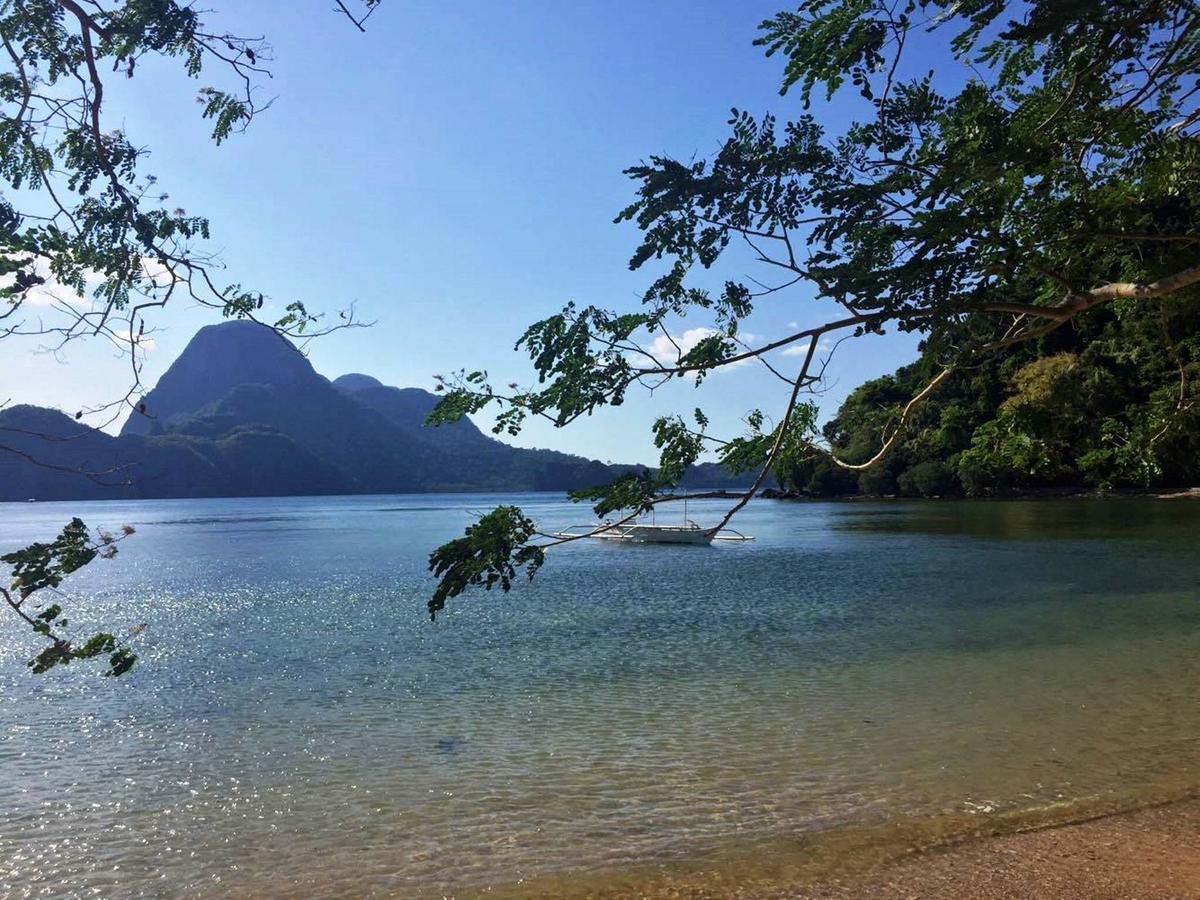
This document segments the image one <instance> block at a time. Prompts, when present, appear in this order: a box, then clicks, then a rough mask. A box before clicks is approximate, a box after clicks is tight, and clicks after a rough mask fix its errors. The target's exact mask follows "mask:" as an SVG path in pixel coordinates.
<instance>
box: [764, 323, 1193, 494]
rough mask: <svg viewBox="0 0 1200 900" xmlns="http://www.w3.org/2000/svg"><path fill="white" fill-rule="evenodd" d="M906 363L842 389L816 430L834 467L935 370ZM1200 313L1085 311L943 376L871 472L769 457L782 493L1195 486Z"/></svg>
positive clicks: (861, 452) (873, 447)
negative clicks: (1068, 323)
mask: <svg viewBox="0 0 1200 900" xmlns="http://www.w3.org/2000/svg"><path fill="white" fill-rule="evenodd" d="M936 368H937V360H936V358H934V357H933V356H932V355H931V354H930V353H928V352H926V353H924V354H922V357H921V359H920V360H918V361H917V362H916V363H914V364H912V365H910V366H906V367H904V368H902V369H900V370H899V371H898V372H896V373H895V374H894V375H889V376H887V377H885V378H879V379H876V380H874V381H871V382H868V383H867V384H864V385H862V386H861V387H859V388H858V389H857V390H856V391H854V392H853V393H852V394H851V395H850V396H849V398H847V400H846V402H845V404H843V406H842V408H841V409H840V410H839V411H838V414H837V415H836V416H835V417H834V418H833V419H832V421H830V422H829V423H828V424H826V425H825V427H824V429H823V437H824V439H825V443H826V446H828V447H832V448H833V450H834V452H835V453H836V455H837V456H838V457H840V458H841V459H844V460H848V461H852V462H861V461H862V460H864V459H868V458H870V457H871V456H872V455H874V454H875V453H876V451H877V450H878V447H879V443H880V440H881V435H885V434H887V433H889V432H890V431H891V430H892V428H893V427H894V424H895V421H896V419H897V418H898V417H899V415H900V410H901V408H902V406H903V404H905V403H907V402H908V400H909V398H911V397H912V396H913V394H914V393H916V392H917V391H918V390H920V389H921V387H922V386H924V385H925V384H926V383H927V382H928V381H929V379H930V378H931V377H932V374H933V373H934V372H935V371H936ZM1198 380H1200V304H1197V303H1196V301H1194V300H1189V301H1179V302H1177V303H1174V304H1171V305H1170V306H1157V307H1150V308H1147V307H1144V306H1141V305H1138V304H1127V305H1125V306H1113V307H1107V308H1104V309H1100V310H1095V311H1093V312H1091V313H1088V314H1087V315H1085V316H1080V317H1078V318H1077V319H1076V320H1075V323H1074V328H1072V329H1069V330H1068V329H1059V330H1056V331H1054V332H1053V333H1052V334H1048V335H1047V336H1046V337H1044V338H1042V339H1041V340H1040V341H1038V342H1036V343H1027V344H1021V345H1017V346H1013V347H1010V348H1007V349H1006V350H1005V351H1003V352H1001V353H1000V354H998V356H997V358H995V359H990V360H988V361H987V362H986V364H984V365H981V366H978V367H976V368H973V369H963V370H961V371H958V372H956V373H955V374H954V375H952V376H951V377H950V378H949V379H948V380H947V381H946V383H945V384H943V385H942V386H941V388H940V390H939V391H938V392H937V393H936V394H934V395H932V396H931V397H930V398H929V399H928V400H926V401H925V402H924V403H923V404H921V406H919V407H918V408H917V409H916V410H915V411H914V412H913V414H912V418H911V421H910V423H909V425H908V428H907V429H906V431H905V433H904V435H903V436H902V437H901V439H900V440H899V441H898V442H897V443H896V445H895V447H894V448H893V449H892V452H891V453H890V454H888V455H887V457H886V458H884V459H883V460H882V461H881V462H880V463H879V464H878V465H877V466H875V467H873V468H871V469H868V470H866V471H864V472H854V471H851V470H847V469H844V468H842V467H839V466H838V465H837V464H836V462H834V460H833V459H832V458H831V457H830V455H829V453H826V452H822V451H820V450H816V449H813V450H812V451H810V452H807V453H797V454H793V455H792V456H790V457H787V458H784V459H781V460H779V461H777V462H776V464H775V474H776V475H777V477H778V479H779V482H780V484H781V486H783V487H784V488H786V489H788V490H791V491H796V492H800V493H803V494H811V495H813V496H818V497H827V496H837V495H845V494H855V493H863V494H899V495H902V496H913V497H942V496H963V495H965V496H970V497H986V496H997V495H1003V494H1006V493H1010V492H1013V491H1021V490H1029V489H1037V488H1066V487H1070V488H1075V487H1085V486H1086V487H1092V488H1099V489H1110V488H1120V487H1135V488H1146V487H1156V486H1157V487H1170V486H1186V485H1193V484H1196V483H1198V482H1200V402H1198V401H1200V387H1198V385H1197V382H1198Z"/></svg>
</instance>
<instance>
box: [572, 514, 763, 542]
mask: <svg viewBox="0 0 1200 900" xmlns="http://www.w3.org/2000/svg"><path fill="white" fill-rule="evenodd" d="M552 536H553V537H556V538H582V537H588V538H595V539H596V540H603V541H627V542H630V543H635V544H701V545H704V544H711V543H712V542H713V541H752V540H754V538H753V537H751V536H750V535H747V534H742V533H741V532H740V531H735V530H734V529H732V528H718V527H712V528H702V527H700V526H699V525H697V524H696V523H695V522H693V521H692V520H691V519H686V520H684V523H683V524H682V525H654V524H648V525H647V524H644V523H641V522H629V523H627V524H625V525H613V524H610V523H608V522H597V523H595V524H592V525H572V526H570V527H569V528H565V529H563V530H562V531H555V532H552Z"/></svg>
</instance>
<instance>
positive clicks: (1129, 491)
mask: <svg viewBox="0 0 1200 900" xmlns="http://www.w3.org/2000/svg"><path fill="white" fill-rule="evenodd" d="M730 496H731V497H732V496H738V497H740V496H741V495H740V494H731V495H730ZM756 499H759V500H784V501H788V502H792V503H805V502H807V503H878V502H884V501H892V500H895V501H902V502H905V503H913V502H918V503H928V502H933V503H946V502H950V503H954V502H965V503H990V502H997V501H999V502H1001V503H1006V502H1012V501H1016V500H1200V487H1184V488H1118V489H1115V490H1111V491H1101V490H1098V489H1096V488H1087V487H1078V488H1030V489H1027V490H1019V491H1010V492H1008V493H1004V494H996V495H994V496H989V497H960V496H950V497H901V496H899V495H898V494H835V495H832V496H829V497H818V496H814V495H812V494H806V493H803V492H800V491H782V490H779V489H777V488H766V489H765V490H763V491H760V492H759V494H758V496H757V498H756Z"/></svg>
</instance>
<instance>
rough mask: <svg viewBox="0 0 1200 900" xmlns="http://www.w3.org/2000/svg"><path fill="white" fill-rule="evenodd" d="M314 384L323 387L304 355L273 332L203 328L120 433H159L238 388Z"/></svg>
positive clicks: (235, 325) (243, 325)
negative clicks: (253, 385) (314, 382)
mask: <svg viewBox="0 0 1200 900" xmlns="http://www.w3.org/2000/svg"><path fill="white" fill-rule="evenodd" d="M313 379H320V380H321V381H322V382H324V379H323V378H321V376H320V375H318V374H317V373H316V372H315V371H313V367H312V365H311V364H310V363H309V361H308V360H307V359H306V358H305V357H304V354H302V353H301V352H300V351H299V350H297V349H296V347H295V346H294V345H293V344H292V343H291V341H289V340H287V338H285V337H283V336H281V335H280V334H279V333H278V332H276V331H274V330H273V329H272V328H270V327H268V326H266V325H260V324H258V323H257V322H250V321H247V320H244V319H242V320H233V321H229V322H222V323H221V324H219V325H206V326H205V327H203V328H201V329H200V330H199V331H197V332H196V334H195V336H194V337H193V338H192V339H191V340H190V341H189V342H188V345H187V347H185V348H184V351H183V353H181V354H180V355H179V358H178V359H176V360H175V362H173V363H172V364H171V367H170V368H169V369H167V371H166V372H165V373H164V374H163V376H162V378H160V379H159V382H158V384H157V385H156V386H155V388H154V390H152V391H150V393H148V394H147V395H146V396H145V397H144V398H143V402H144V403H145V404H146V414H145V415H141V414H139V413H136V412H135V413H133V414H132V415H131V416H130V417H129V419H128V420H127V421H126V422H125V427H124V428H122V429H121V434H154V433H157V432H159V431H162V430H163V429H165V428H166V427H167V426H168V425H169V423H170V422H171V421H172V420H173V419H178V418H181V417H184V416H189V415H192V414H194V413H196V412H197V411H198V410H200V409H203V408H204V407H205V406H208V405H209V404H212V403H216V402H217V401H219V400H220V399H221V398H222V397H224V396H225V395H226V394H228V393H229V391H231V390H232V389H233V388H235V387H238V386H240V385H244V384H263V385H303V384H304V383H306V382H311V381H312V380H313Z"/></svg>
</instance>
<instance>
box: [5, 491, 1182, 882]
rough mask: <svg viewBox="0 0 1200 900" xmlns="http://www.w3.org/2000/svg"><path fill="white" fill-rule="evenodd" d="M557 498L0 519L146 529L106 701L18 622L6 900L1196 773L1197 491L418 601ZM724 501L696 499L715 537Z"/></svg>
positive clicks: (578, 875)
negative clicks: (515, 513) (127, 661)
mask: <svg viewBox="0 0 1200 900" xmlns="http://www.w3.org/2000/svg"><path fill="white" fill-rule="evenodd" d="M500 499H503V500H505V502H516V503H519V504H520V505H522V506H523V507H524V508H525V509H526V511H527V512H529V513H530V514H531V515H533V516H534V518H536V519H537V520H538V521H539V523H540V524H542V525H543V526H546V527H562V526H565V525H569V524H572V523H574V522H578V521H581V520H586V516H584V515H582V514H581V513H582V511H581V510H580V509H578V508H576V507H573V506H571V505H570V504H566V503H563V502H560V501H559V500H558V498H557V497H555V496H553V495H545V494H543V495H537V494H534V495H523V496H513V497H504V498H500V497H494V496H493V497H488V496H480V495H471V496H462V495H460V496H430V495H423V496H413V497H406V496H388V497H352V498H305V499H283V500H279V499H274V500H258V499H255V500H189V501H147V502H140V503H93V504H87V503H72V504H8V505H4V506H0V511H2V512H3V515H2V516H0V549H9V548H11V547H15V546H17V545H19V544H20V543H22V542H24V541H27V540H28V539H32V538H41V537H50V536H52V535H53V534H54V533H55V532H56V531H57V529H58V528H60V527H61V525H62V524H63V523H64V522H65V520H66V519H67V518H69V517H70V516H71V515H80V516H82V517H83V518H84V519H85V520H86V521H87V522H88V523H89V524H93V525H105V526H117V525H120V524H122V523H125V522H129V523H131V524H133V525H135V526H136V527H137V529H138V533H137V535H136V536H135V537H133V538H132V539H130V540H129V541H128V542H127V543H126V544H125V545H124V546H123V549H122V551H121V554H120V556H119V557H118V558H117V559H116V560H114V561H112V562H98V563H96V564H95V565H93V566H92V567H91V568H90V570H88V571H86V572H84V573H81V574H80V575H79V576H78V577H77V578H76V579H75V580H74V581H73V582H70V583H69V585H68V586H69V587H70V588H71V591H72V593H73V594H75V595H78V596H80V597H84V598H86V600H87V602H86V603H83V604H81V605H80V606H79V607H78V608H77V609H74V608H70V607H69V612H71V613H72V614H71V618H72V620H73V623H74V624H76V625H78V626H79V627H80V629H81V630H82V629H84V628H86V626H87V625H88V624H93V623H96V622H103V623H108V624H113V623H115V624H121V625H134V624H137V623H140V622H146V623H148V625H149V629H148V630H147V632H146V633H145V634H144V635H143V636H142V637H140V638H139V639H138V648H139V652H140V653H141V660H140V662H139V664H138V666H137V667H136V668H135V669H134V671H133V672H132V673H131V674H130V675H127V676H124V677H122V678H120V679H116V680H113V679H104V678H100V677H99V676H98V675H97V674H96V673H95V672H93V671H90V670H89V669H87V668H86V667H83V666H75V667H72V668H71V669H69V670H67V671H62V672H55V673H52V674H51V675H49V676H42V677H36V676H31V675H29V674H27V672H26V671H25V669H24V661H25V659H27V658H28V657H29V656H30V655H31V654H32V651H33V649H34V647H35V646H36V645H35V644H34V643H33V642H32V641H31V640H29V639H27V638H26V637H25V635H24V634H21V633H19V632H17V631H15V630H14V629H13V628H12V627H11V626H9V627H6V628H4V629H2V630H0V894H3V895H5V896H24V895H37V894H41V893H47V894H54V895H79V896H84V895H90V894H93V893H94V894H99V895H103V896H127V895H149V896H162V895H175V894H179V893H206V894H229V895H232V894H240V893H243V892H247V891H251V892H263V893H272V892H298V893H304V894H306V895H310V896H311V895H345V896H362V895H367V894H372V893H393V894H398V895H401V896H410V895H411V896H441V895H442V894H450V893H463V892H472V891H475V890H477V889H480V888H485V887H489V886H495V887H497V888H505V887H508V888H511V887H512V886H514V885H516V886H517V888H516V889H517V891H518V892H522V891H528V892H537V893H545V894H546V895H549V896H553V895H556V894H560V893H563V892H565V891H566V889H567V888H568V887H570V886H571V885H576V886H581V885H592V886H594V885H597V884H604V883H611V882H613V881H614V880H615V879H618V878H627V879H628V878H633V879H637V878H643V877H650V874H651V873H655V872H658V871H659V868H660V867H661V866H667V867H668V869H667V870H670V867H681V869H683V868H686V866H688V865H691V864H704V865H716V866H723V867H726V870H727V871H728V872H731V873H735V872H737V871H738V870H739V866H745V865H746V864H747V863H746V861H747V860H757V862H756V863H755V866H757V867H758V868H760V869H761V862H762V852H763V849H764V848H770V849H771V858H772V860H773V861H774V862H775V864H777V865H779V866H784V867H787V868H789V869H791V870H798V869H803V868H804V867H805V866H806V865H807V864H809V863H814V864H816V863H820V864H822V865H823V864H824V862H825V861H826V857H830V856H833V857H836V858H837V862H838V864H839V865H853V863H854V859H855V854H859V855H860V856H862V858H864V859H865V858H867V857H869V856H871V854H872V853H874V852H876V851H877V850H878V849H879V848H880V847H883V846H885V845H887V844H888V842H896V841H902V842H921V841H923V840H926V839H933V838H934V837H936V836H937V835H938V834H941V833H943V832H945V833H951V832H957V831H961V830H963V829H966V828H982V829H988V828H992V827H997V828H999V827H1007V826H1008V825H1010V824H1012V823H1019V822H1023V821H1030V820H1034V819H1036V817H1038V816H1070V815H1074V814H1082V813H1086V812H1087V811H1088V810H1091V809H1101V808H1107V807H1108V806H1116V805H1126V804H1130V803H1137V802H1139V801H1143V800H1149V799H1154V798H1158V797H1163V796H1170V795H1173V794H1177V793H1184V792H1187V791H1190V790H1192V789H1194V788H1195V787H1196V785H1197V783H1198V782H1200V775H1198V769H1197V763H1200V703H1197V700H1196V684H1197V676H1198V675H1200V597H1198V589H1197V585H1198V584H1200V554H1197V552H1196V544H1197V538H1198V537H1200V504H1198V503H1192V502H1190V501H1160V502H1154V501H1133V500H1122V501H1078V500H1073V501H1063V502H1051V501H1040V502H1019V503H1018V502H1014V503H926V504H908V503H879V504H875V503H851V504H787V503H779V502H770V501H763V502H759V503H755V504H752V505H751V507H750V508H749V509H748V510H747V511H746V513H745V515H743V516H741V517H739V519H738V521H737V523H736V524H737V526H738V527H739V528H740V529H742V530H744V531H746V532H749V533H751V534H755V535H756V536H757V537H758V540H757V541H756V542H755V543H752V544H744V545H728V546H720V547H712V548H696V547H686V546H621V545H614V544H610V543H600V542H595V543H591V544H585V543H581V544H578V545H573V546H571V547H567V548H563V549H561V550H558V551H555V553H554V554H553V557H552V559H551V561H550V562H549V563H548V565H547V566H546V568H545V569H544V570H543V572H542V574H541V575H539V577H538V579H537V580H536V581H535V582H534V583H533V584H532V585H522V586H521V587H520V588H518V589H517V590H515V591H514V592H513V593H512V594H510V595H508V596H479V597H472V598H470V599H460V600H459V601H457V602H452V605H451V607H450V609H449V610H448V611H447V613H446V614H445V615H444V616H443V617H440V618H439V620H438V622H437V623H436V624H430V623H429V622H428V620H427V618H426V617H425V615H424V603H425V598H426V597H427V595H428V590H429V581H428V579H427V576H426V574H425V572H424V561H425V557H426V556H427V554H428V552H429V550H430V549H431V548H432V547H433V546H434V545H435V544H437V543H439V542H440V541H442V540H444V539H446V538H448V537H451V536H453V535H456V534H458V533H460V532H461V530H462V528H463V527H464V526H465V525H466V524H467V523H468V522H469V521H470V520H471V517H472V510H480V509H483V508H486V507H488V506H490V505H492V504H494V503H495V502H497V500H500ZM719 508H721V504H720V503H717V502H712V503H704V504H702V503H699V502H694V503H693V504H692V505H691V508H690V510H689V515H690V517H691V518H694V519H697V520H700V521H707V520H708V519H710V518H712V517H713V514H714V513H715V512H716V511H717V510H718V509H719Z"/></svg>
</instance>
